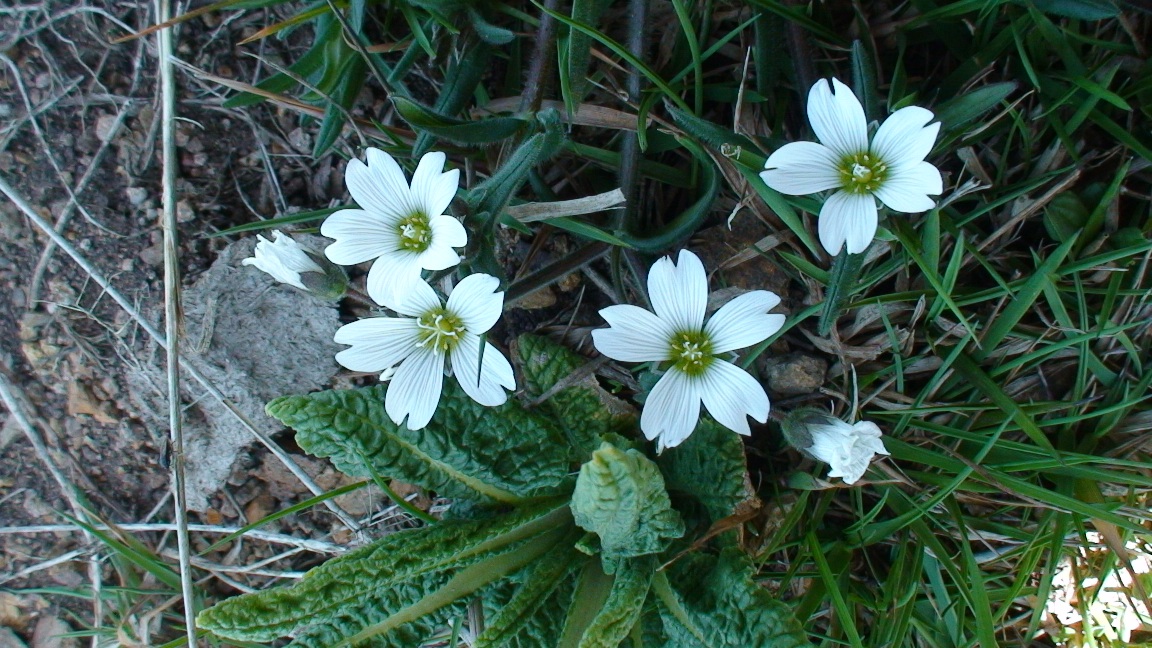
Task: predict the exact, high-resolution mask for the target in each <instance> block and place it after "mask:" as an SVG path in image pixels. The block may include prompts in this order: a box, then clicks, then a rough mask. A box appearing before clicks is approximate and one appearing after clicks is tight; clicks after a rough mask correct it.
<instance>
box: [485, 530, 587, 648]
mask: <svg viewBox="0 0 1152 648" xmlns="http://www.w3.org/2000/svg"><path fill="white" fill-rule="evenodd" d="M574 545H575V538H573V542H572V543H567V544H561V545H558V547H557V550H556V551H553V552H551V553H549V554H548V555H546V556H544V557H543V558H541V559H540V560H538V561H537V562H536V563H535V564H533V565H531V566H530V567H528V568H527V569H526V570H525V577H524V579H523V582H522V583H520V584H519V585H518V586H517V588H516V590H515V592H514V593H513V595H512V597H511V599H509V600H508V602H507V603H505V604H504V605H501V606H500V607H499V609H498V610H497V611H495V614H494V615H493V616H491V617H490V618H489V619H488V621H487V623H486V624H485V628H484V632H483V633H481V635H480V636H479V637H477V638H476V643H474V644H473V648H505V647H507V646H509V645H513V644H514V643H515V642H517V641H518V640H519V641H522V642H524V645H525V646H549V645H555V644H556V642H557V641H558V640H559V638H560V632H561V629H562V621H563V617H560V618H556V617H557V616H558V615H557V614H556V611H557V609H560V610H562V609H563V605H562V604H559V602H558V601H556V600H555V598H556V596H555V595H556V594H557V593H559V592H560V591H563V590H566V591H567V592H568V593H569V594H570V593H571V581H572V579H571V578H570V576H571V575H572V573H573V571H574V570H575V569H576V568H577V567H579V566H580V565H583V564H585V563H589V562H596V561H590V560H589V559H588V556H586V555H584V554H582V553H580V552H579V551H577V550H576V548H575V546H574ZM565 585H567V586H568V587H565ZM518 638H519V639H518Z"/></svg>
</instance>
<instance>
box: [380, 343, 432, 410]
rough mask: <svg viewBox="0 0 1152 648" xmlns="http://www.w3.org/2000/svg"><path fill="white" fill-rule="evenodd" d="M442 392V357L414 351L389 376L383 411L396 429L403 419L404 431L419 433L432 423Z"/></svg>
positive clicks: (424, 351)
mask: <svg viewBox="0 0 1152 648" xmlns="http://www.w3.org/2000/svg"><path fill="white" fill-rule="evenodd" d="M443 388H444V356H443V354H440V353H435V352H433V351H431V350H429V349H425V348H420V349H417V350H416V352H415V353H413V354H412V355H410V356H408V359H407V360H405V361H404V362H403V363H401V364H400V368H399V369H397V370H396V374H395V375H394V376H392V382H391V383H389V385H388V393H387V395H385V397H384V411H386V412H388V417H389V418H391V419H392V422H393V423H395V424H397V425H400V422H401V421H403V420H404V417H405V416H407V417H408V429H409V430H419V429H420V428H422V427H424V426H425V425H428V421H430V420H432V415H433V414H435V413H436V406H437V405H439V404H440V392H441V390H442V389H443Z"/></svg>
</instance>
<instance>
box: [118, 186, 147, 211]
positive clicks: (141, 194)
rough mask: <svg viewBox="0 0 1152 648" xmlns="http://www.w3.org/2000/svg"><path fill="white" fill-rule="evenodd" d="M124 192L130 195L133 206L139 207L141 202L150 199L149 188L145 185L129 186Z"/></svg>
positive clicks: (129, 200)
mask: <svg viewBox="0 0 1152 648" xmlns="http://www.w3.org/2000/svg"><path fill="white" fill-rule="evenodd" d="M124 193H126V194H127V195H128V202H129V203H130V204H131V205H132V206H133V207H139V206H140V203H142V202H144V201H145V200H148V190H147V189H145V188H144V187H128V188H127V189H126V190H125V191H124Z"/></svg>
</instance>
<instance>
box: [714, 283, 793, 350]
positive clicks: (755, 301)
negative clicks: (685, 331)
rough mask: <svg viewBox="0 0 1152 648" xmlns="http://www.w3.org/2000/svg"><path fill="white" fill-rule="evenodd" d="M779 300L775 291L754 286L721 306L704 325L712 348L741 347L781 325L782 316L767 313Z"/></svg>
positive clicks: (732, 348) (777, 329)
mask: <svg viewBox="0 0 1152 648" xmlns="http://www.w3.org/2000/svg"><path fill="white" fill-rule="evenodd" d="M779 303H780V297H778V296H777V295H776V293H774V292H769V291H767V290H754V291H752V292H749V293H744V294H743V295H740V296H739V297H736V298H735V299H733V300H732V301H730V302H728V303H727V304H724V305H723V306H721V307H720V310H718V311H716V313H715V314H714V315H712V318H711V319H709V320H708V323H707V324H706V325H705V326H704V332H705V333H706V334H707V335H708V339H710V340H711V341H712V352H713V353H724V352H725V351H732V350H734V349H743V348H744V347H747V346H752V345H753V344H756V343H758V342H760V341H762V340H764V339H766V338H767V337H768V336H770V335H772V334H774V333H775V332H776V331H779V330H780V327H782V326H784V316H783V315H768V314H767V313H768V311H770V310H772V309H773V308H775V307H776V305H777V304H779Z"/></svg>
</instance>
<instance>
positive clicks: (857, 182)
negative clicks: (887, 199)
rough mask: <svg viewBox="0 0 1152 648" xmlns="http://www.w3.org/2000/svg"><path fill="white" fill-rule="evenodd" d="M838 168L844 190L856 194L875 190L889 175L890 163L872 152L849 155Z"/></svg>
mask: <svg viewBox="0 0 1152 648" xmlns="http://www.w3.org/2000/svg"><path fill="white" fill-rule="evenodd" d="M837 170H838V171H839V172H840V183H841V186H842V187H843V189H844V191H847V192H848V193H854V194H864V193H873V192H875V191H876V190H877V189H879V188H880V185H881V184H883V183H884V178H886V177H887V176H888V165H887V164H885V163H884V161H883V160H881V159H880V158H879V157H877V156H876V155H874V154H872V153H856V154H854V155H849V156H848V157H846V158H844V159H843V160H842V161H841V162H840V166H839V168H838V169H837Z"/></svg>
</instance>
